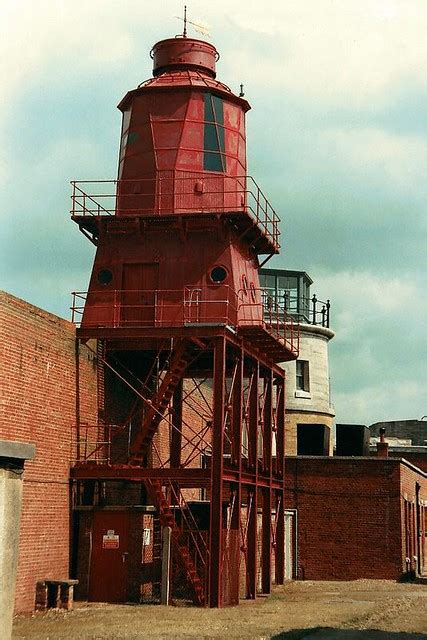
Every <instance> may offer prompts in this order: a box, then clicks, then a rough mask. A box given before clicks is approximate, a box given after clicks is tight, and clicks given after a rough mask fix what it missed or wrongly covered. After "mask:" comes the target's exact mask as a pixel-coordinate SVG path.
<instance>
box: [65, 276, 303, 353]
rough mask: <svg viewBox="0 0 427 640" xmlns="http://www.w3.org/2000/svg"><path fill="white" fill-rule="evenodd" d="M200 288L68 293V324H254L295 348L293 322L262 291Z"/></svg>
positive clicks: (88, 326)
mask: <svg viewBox="0 0 427 640" xmlns="http://www.w3.org/2000/svg"><path fill="white" fill-rule="evenodd" d="M208 293H209V294H210V295H212V292H211V291H210V289H209V290H208V289H203V288H201V287H191V286H187V287H184V289H183V290H176V289H153V290H151V289H150V290H116V289H114V290H108V291H106V290H98V291H90V292H74V293H73V294H72V295H73V303H72V306H71V311H72V322H74V323H75V324H77V325H80V324H83V325H84V327H85V328H90V327H107V328H129V327H141V328H142V327H190V326H205V327H206V326H231V327H233V328H236V329H238V328H239V327H246V328H247V327H258V328H260V329H263V330H266V331H267V332H269V333H270V334H271V335H272V336H273V337H275V338H276V339H278V340H280V341H282V342H283V344H284V345H285V346H286V347H287V348H288V349H290V350H291V351H292V352H296V351H298V345H299V331H298V321H297V320H296V319H295V318H294V317H293V316H292V315H291V314H289V313H288V311H287V310H286V309H285V308H284V307H282V306H280V305H279V304H277V302H276V301H275V299H274V298H273V297H272V296H269V295H268V294H267V293H266V291H265V290H264V289H260V288H258V289H256V288H254V287H248V288H245V289H241V290H240V291H238V292H237V293H236V292H235V291H234V289H232V288H231V287H229V286H226V285H222V286H221V289H220V290H218V293H217V294H216V295H217V296H218V298H217V299H215V298H213V299H212V297H209V298H208V297H207V296H208Z"/></svg>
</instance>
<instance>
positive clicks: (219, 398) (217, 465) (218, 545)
mask: <svg viewBox="0 0 427 640" xmlns="http://www.w3.org/2000/svg"><path fill="white" fill-rule="evenodd" d="M225 369H226V341H225V339H224V338H217V339H216V340H215V346H214V370H213V376H214V377H213V409H214V410H213V421H212V475H211V509H210V545H209V547H210V552H209V606H210V607H220V606H221V604H222V602H221V600H222V598H221V596H222V594H221V573H222V529H223V526H222V497H223V471H224V457H223V452H224V402H225Z"/></svg>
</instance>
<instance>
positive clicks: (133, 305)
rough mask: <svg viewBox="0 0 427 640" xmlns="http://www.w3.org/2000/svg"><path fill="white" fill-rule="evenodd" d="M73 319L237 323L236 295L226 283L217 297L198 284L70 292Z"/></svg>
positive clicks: (120, 323)
mask: <svg viewBox="0 0 427 640" xmlns="http://www.w3.org/2000/svg"><path fill="white" fill-rule="evenodd" d="M72 296H73V303H72V306H71V312H72V318H71V319H72V322H74V323H75V324H77V325H80V324H81V323H82V321H83V322H84V325H85V326H86V327H90V326H93V327H99V326H103V327H111V328H117V327H136V326H138V327H181V326H191V325H193V324H196V325H210V324H212V325H227V324H230V323H231V324H233V325H235V324H236V320H237V311H238V297H237V295H236V293H235V292H234V290H233V289H231V287H229V286H222V287H221V294H220V296H218V299H205V298H204V297H203V289H201V288H200V287H185V288H184V289H183V290H182V289H150V290H148V289H146V290H134V289H131V290H119V289H114V290H108V291H106V290H97V291H90V292H87V291H77V292H73V294H72Z"/></svg>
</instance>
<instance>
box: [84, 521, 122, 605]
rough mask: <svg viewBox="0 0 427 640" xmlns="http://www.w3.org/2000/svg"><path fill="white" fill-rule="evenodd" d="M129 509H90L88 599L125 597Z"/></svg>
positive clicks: (98, 600)
mask: <svg viewBox="0 0 427 640" xmlns="http://www.w3.org/2000/svg"><path fill="white" fill-rule="evenodd" d="M128 545H129V513H127V512H123V511H95V512H94V513H93V529H92V554H91V559H90V569H89V571H90V573H89V588H88V600H90V601H92V602H126V601H127V599H128V566H129V562H130V558H129V546H128Z"/></svg>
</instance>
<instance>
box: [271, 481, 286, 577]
mask: <svg viewBox="0 0 427 640" xmlns="http://www.w3.org/2000/svg"><path fill="white" fill-rule="evenodd" d="M276 521H277V526H276V550H275V551H276V553H275V572H274V577H275V583H276V584H283V583H284V581H285V508H284V500H283V491H276Z"/></svg>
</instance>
